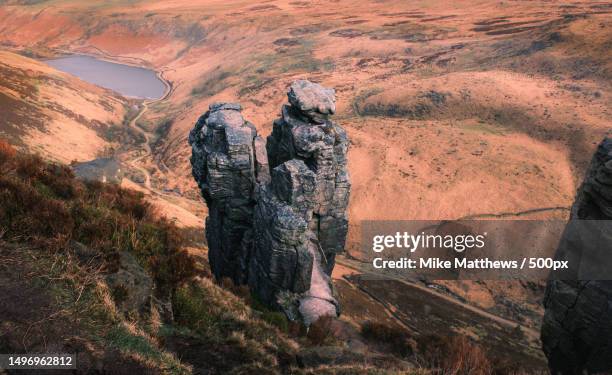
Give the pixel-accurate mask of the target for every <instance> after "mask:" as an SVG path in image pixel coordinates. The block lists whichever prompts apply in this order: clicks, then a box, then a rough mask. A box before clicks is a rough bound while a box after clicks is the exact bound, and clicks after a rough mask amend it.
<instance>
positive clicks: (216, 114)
mask: <svg viewBox="0 0 612 375" xmlns="http://www.w3.org/2000/svg"><path fill="white" fill-rule="evenodd" d="M240 111H241V107H240V105H239V104H235V103H216V104H212V105H211V106H210V109H209V111H208V112H206V113H205V114H204V115H203V116H202V117H200V119H199V120H198V122H197V123H196V125H195V127H194V129H193V130H192V131H191V133H190V134H189V144H190V145H191V147H192V157H191V165H192V173H193V176H194V178H195V180H196V182H197V183H198V186H199V187H200V190H201V192H202V196H203V197H204V199H205V200H206V204H207V206H208V217H207V218H206V239H207V241H208V249H209V250H208V251H209V253H208V256H209V261H210V267H211V270H212V272H213V274H214V275H215V277H216V278H219V279H221V278H224V277H228V278H231V279H232V280H233V282H234V283H236V284H244V283H246V282H247V269H248V260H249V259H248V255H249V249H250V246H251V241H250V238H249V237H248V236H247V232H250V230H251V228H252V226H253V209H254V207H255V198H254V189H255V185H256V183H257V182H260V181H261V182H264V181H266V180H267V179H268V172H267V170H268V168H267V162H268V161H267V157H265V147H264V144H263V140H262V139H261V138H260V137H259V136H258V135H257V130H256V129H255V126H254V125H253V124H251V123H250V122H248V121H245V119H244V118H243V117H242V114H241V112H240Z"/></svg>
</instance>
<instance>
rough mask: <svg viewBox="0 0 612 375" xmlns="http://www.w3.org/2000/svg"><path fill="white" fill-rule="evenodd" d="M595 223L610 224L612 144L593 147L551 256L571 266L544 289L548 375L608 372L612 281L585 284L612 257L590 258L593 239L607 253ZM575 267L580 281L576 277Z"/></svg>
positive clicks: (610, 232) (606, 230)
mask: <svg viewBox="0 0 612 375" xmlns="http://www.w3.org/2000/svg"><path fill="white" fill-rule="evenodd" d="M582 220H591V221H590V222H584V221H582ZM593 220H596V221H593ZM600 220H612V138H606V139H605V140H604V141H603V142H602V143H601V144H600V145H599V147H598V149H597V151H596V153H595V156H594V157H593V160H592V161H591V165H590V167H589V170H588V172H587V175H586V177H585V179H584V182H583V184H582V186H581V187H580V188H579V190H578V193H577V196H576V200H575V202H574V205H573V207H572V211H571V217H570V222H569V223H568V225H567V227H566V231H565V232H564V234H563V237H562V239H561V241H560V244H559V248H558V250H557V257H562V258H564V259H570V260H571V261H572V262H573V263H574V264H573V267H572V268H573V271H572V272H570V273H568V274H564V275H562V277H560V278H558V279H556V280H550V281H549V282H548V285H547V290H546V296H545V300H544V306H545V308H546V312H545V315H544V320H543V323H542V345H543V349H544V353H545V354H546V356H547V357H548V362H549V366H550V369H551V372H552V373H553V374H582V373H609V372H611V371H612V281H610V280H605V277H603V278H602V277H601V276H597V277H594V278H596V279H593V280H587V279H588V277H589V275H591V274H593V275H594V274H595V273H590V271H589V270H593V268H590V267H593V266H596V267H598V266H601V264H590V263H600V262H597V261H596V260H595V259H606V258H610V257H612V254H601V253H600V254H596V255H595V256H593V255H594V254H593V252H598V251H602V250H601V249H602V246H597V245H596V243H595V241H597V239H598V238H599V239H603V240H604V241H607V244H606V246H603V248H607V249H610V245H609V238H612V226H610V224H609V223H610V222H602V221H600ZM587 230H588V231H589V232H588V233H587V232H586V231H587ZM577 231H579V232H577ZM593 231H594V232H593ZM595 232H596V233H595ZM602 256H603V257H604V258H601V257H602ZM576 262H578V263H576ZM604 263H607V264H609V263H608V262H604ZM578 264H580V267H579V268H580V269H579V271H580V272H581V273H582V275H576V271H577V269H578ZM585 269H586V270H587V271H586V272H585ZM605 272H610V270H609V269H608V270H606V271H605ZM600 275H601V274H600ZM610 279H612V277H610Z"/></svg>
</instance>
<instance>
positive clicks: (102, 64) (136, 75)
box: [45, 55, 166, 99]
mask: <svg viewBox="0 0 612 375" xmlns="http://www.w3.org/2000/svg"><path fill="white" fill-rule="evenodd" d="M45 62H46V63H47V64H48V65H50V66H52V67H54V68H55V69H57V70H61V71H62V72H66V73H70V74H72V75H74V76H77V77H79V78H80V79H82V80H84V81H87V82H90V83H93V84H95V85H98V86H101V87H105V88H107V89H111V90H114V91H116V92H118V93H120V94H121V95H123V96H125V97H132V98H140V99H159V98H161V97H162V96H163V95H164V92H165V90H166V86H165V85H164V83H163V82H162V81H161V80H160V79H159V78H158V77H157V74H156V73H155V72H154V71H152V70H149V69H145V68H139V67H135V66H130V65H124V64H118V63H113V62H109V61H104V60H98V59H96V58H94V57H91V56H84V55H71V56H66V57H61V58H58V59H53V60H47V61H45Z"/></svg>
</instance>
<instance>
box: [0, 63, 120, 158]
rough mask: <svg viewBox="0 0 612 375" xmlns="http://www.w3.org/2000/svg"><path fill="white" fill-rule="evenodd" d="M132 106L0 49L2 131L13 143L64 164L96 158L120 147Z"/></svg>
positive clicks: (77, 80)
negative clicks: (121, 132)
mask: <svg viewBox="0 0 612 375" xmlns="http://www.w3.org/2000/svg"><path fill="white" fill-rule="evenodd" d="M126 108H127V102H126V100H125V99H123V98H122V97H120V96H118V95H116V94H114V93H113V92H111V91H109V90H105V89H102V88H100V87H97V86H94V85H91V84H88V83H86V82H83V81H81V80H79V79H77V78H75V77H73V76H70V75H68V74H65V73H62V72H59V71H57V70H54V69H53V68H51V67H49V66H47V65H46V64H44V63H42V62H39V61H36V60H33V59H30V58H27V57H23V56H20V55H16V54H14V53H11V52H7V51H0V135H2V136H3V137H5V138H6V139H8V140H9V141H10V142H11V143H12V144H13V145H17V146H19V147H21V148H24V149H25V150H29V151H33V152H37V153H40V154H41V155H43V156H45V157H47V158H50V159H53V160H58V161H62V162H70V161H72V160H78V161H85V160H91V159H94V158H96V157H97V156H99V155H100V154H102V153H104V151H105V150H107V149H109V148H110V147H117V146H118V143H117V142H116V141H117V139H116V138H117V133H118V130H119V129H118V128H117V126H120V125H122V123H123V119H124V116H125V115H126ZM84 140H87V141H86V142H84Z"/></svg>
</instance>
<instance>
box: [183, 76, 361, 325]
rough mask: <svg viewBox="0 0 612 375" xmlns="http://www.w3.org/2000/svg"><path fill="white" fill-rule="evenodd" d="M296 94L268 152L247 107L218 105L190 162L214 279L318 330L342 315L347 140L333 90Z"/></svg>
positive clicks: (297, 88) (204, 121) (198, 132)
mask: <svg viewBox="0 0 612 375" xmlns="http://www.w3.org/2000/svg"><path fill="white" fill-rule="evenodd" d="M287 96H288V98H289V103H290V105H285V106H283V110H282V118H280V119H278V120H276V121H275V122H274V129H273V132H272V135H271V136H270V137H268V139H267V144H266V147H265V149H264V147H263V146H264V144H263V140H262V139H261V138H260V137H258V136H257V132H256V131H255V128H254V127H253V126H252V125H251V124H250V123H248V122H246V121H245V120H244V119H243V118H242V115H241V114H240V106H239V105H237V104H227V103H221V104H214V105H212V106H211V107H210V110H209V111H208V112H207V113H206V114H205V115H204V116H202V118H200V120H199V121H198V122H197V124H196V126H195V128H194V129H193V130H192V131H191V134H190V136H189V142H190V144H191V145H192V148H193V154H192V158H191V163H192V166H193V176H194V178H195V179H196V181H197V182H198V185H199V186H200V189H201V190H202V194H203V196H204V198H205V199H206V203H207V205H208V207H209V217H208V219H207V222H206V237H207V239H208V244H209V259H210V263H211V268H212V269H213V273H214V274H215V277H217V278H223V277H231V278H232V279H233V280H234V282H237V283H248V285H249V288H250V289H251V290H252V291H253V292H254V293H256V294H257V296H258V297H259V298H260V299H261V300H262V301H263V302H265V303H267V304H268V305H270V306H273V307H276V308H279V309H282V310H283V311H285V312H286V314H287V315H288V316H289V318H291V319H302V320H304V322H305V323H306V324H308V325H309V324H311V323H312V322H314V321H316V320H317V319H318V318H319V317H321V316H323V315H337V314H338V303H337V301H336V298H335V297H334V290H333V285H332V282H331V277H330V276H331V272H332V269H333V267H334V261H335V256H336V254H338V253H339V252H341V251H342V250H344V243H345V239H346V234H347V230H348V221H347V218H346V208H347V206H348V199H349V191H350V183H349V179H348V170H347V160H346V152H347V149H348V139H347V136H346V133H345V132H344V130H343V129H342V128H341V127H339V126H337V125H336V124H334V123H333V122H331V121H330V120H329V116H330V115H332V114H333V113H334V112H335V94H334V90H331V89H326V88H323V87H322V86H320V85H318V84H314V83H311V82H308V81H296V82H294V83H293V84H292V85H291V87H290V89H289V92H288V94H287ZM266 150H267V152H266ZM268 163H269V165H268ZM270 171H271V173H270Z"/></svg>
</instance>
